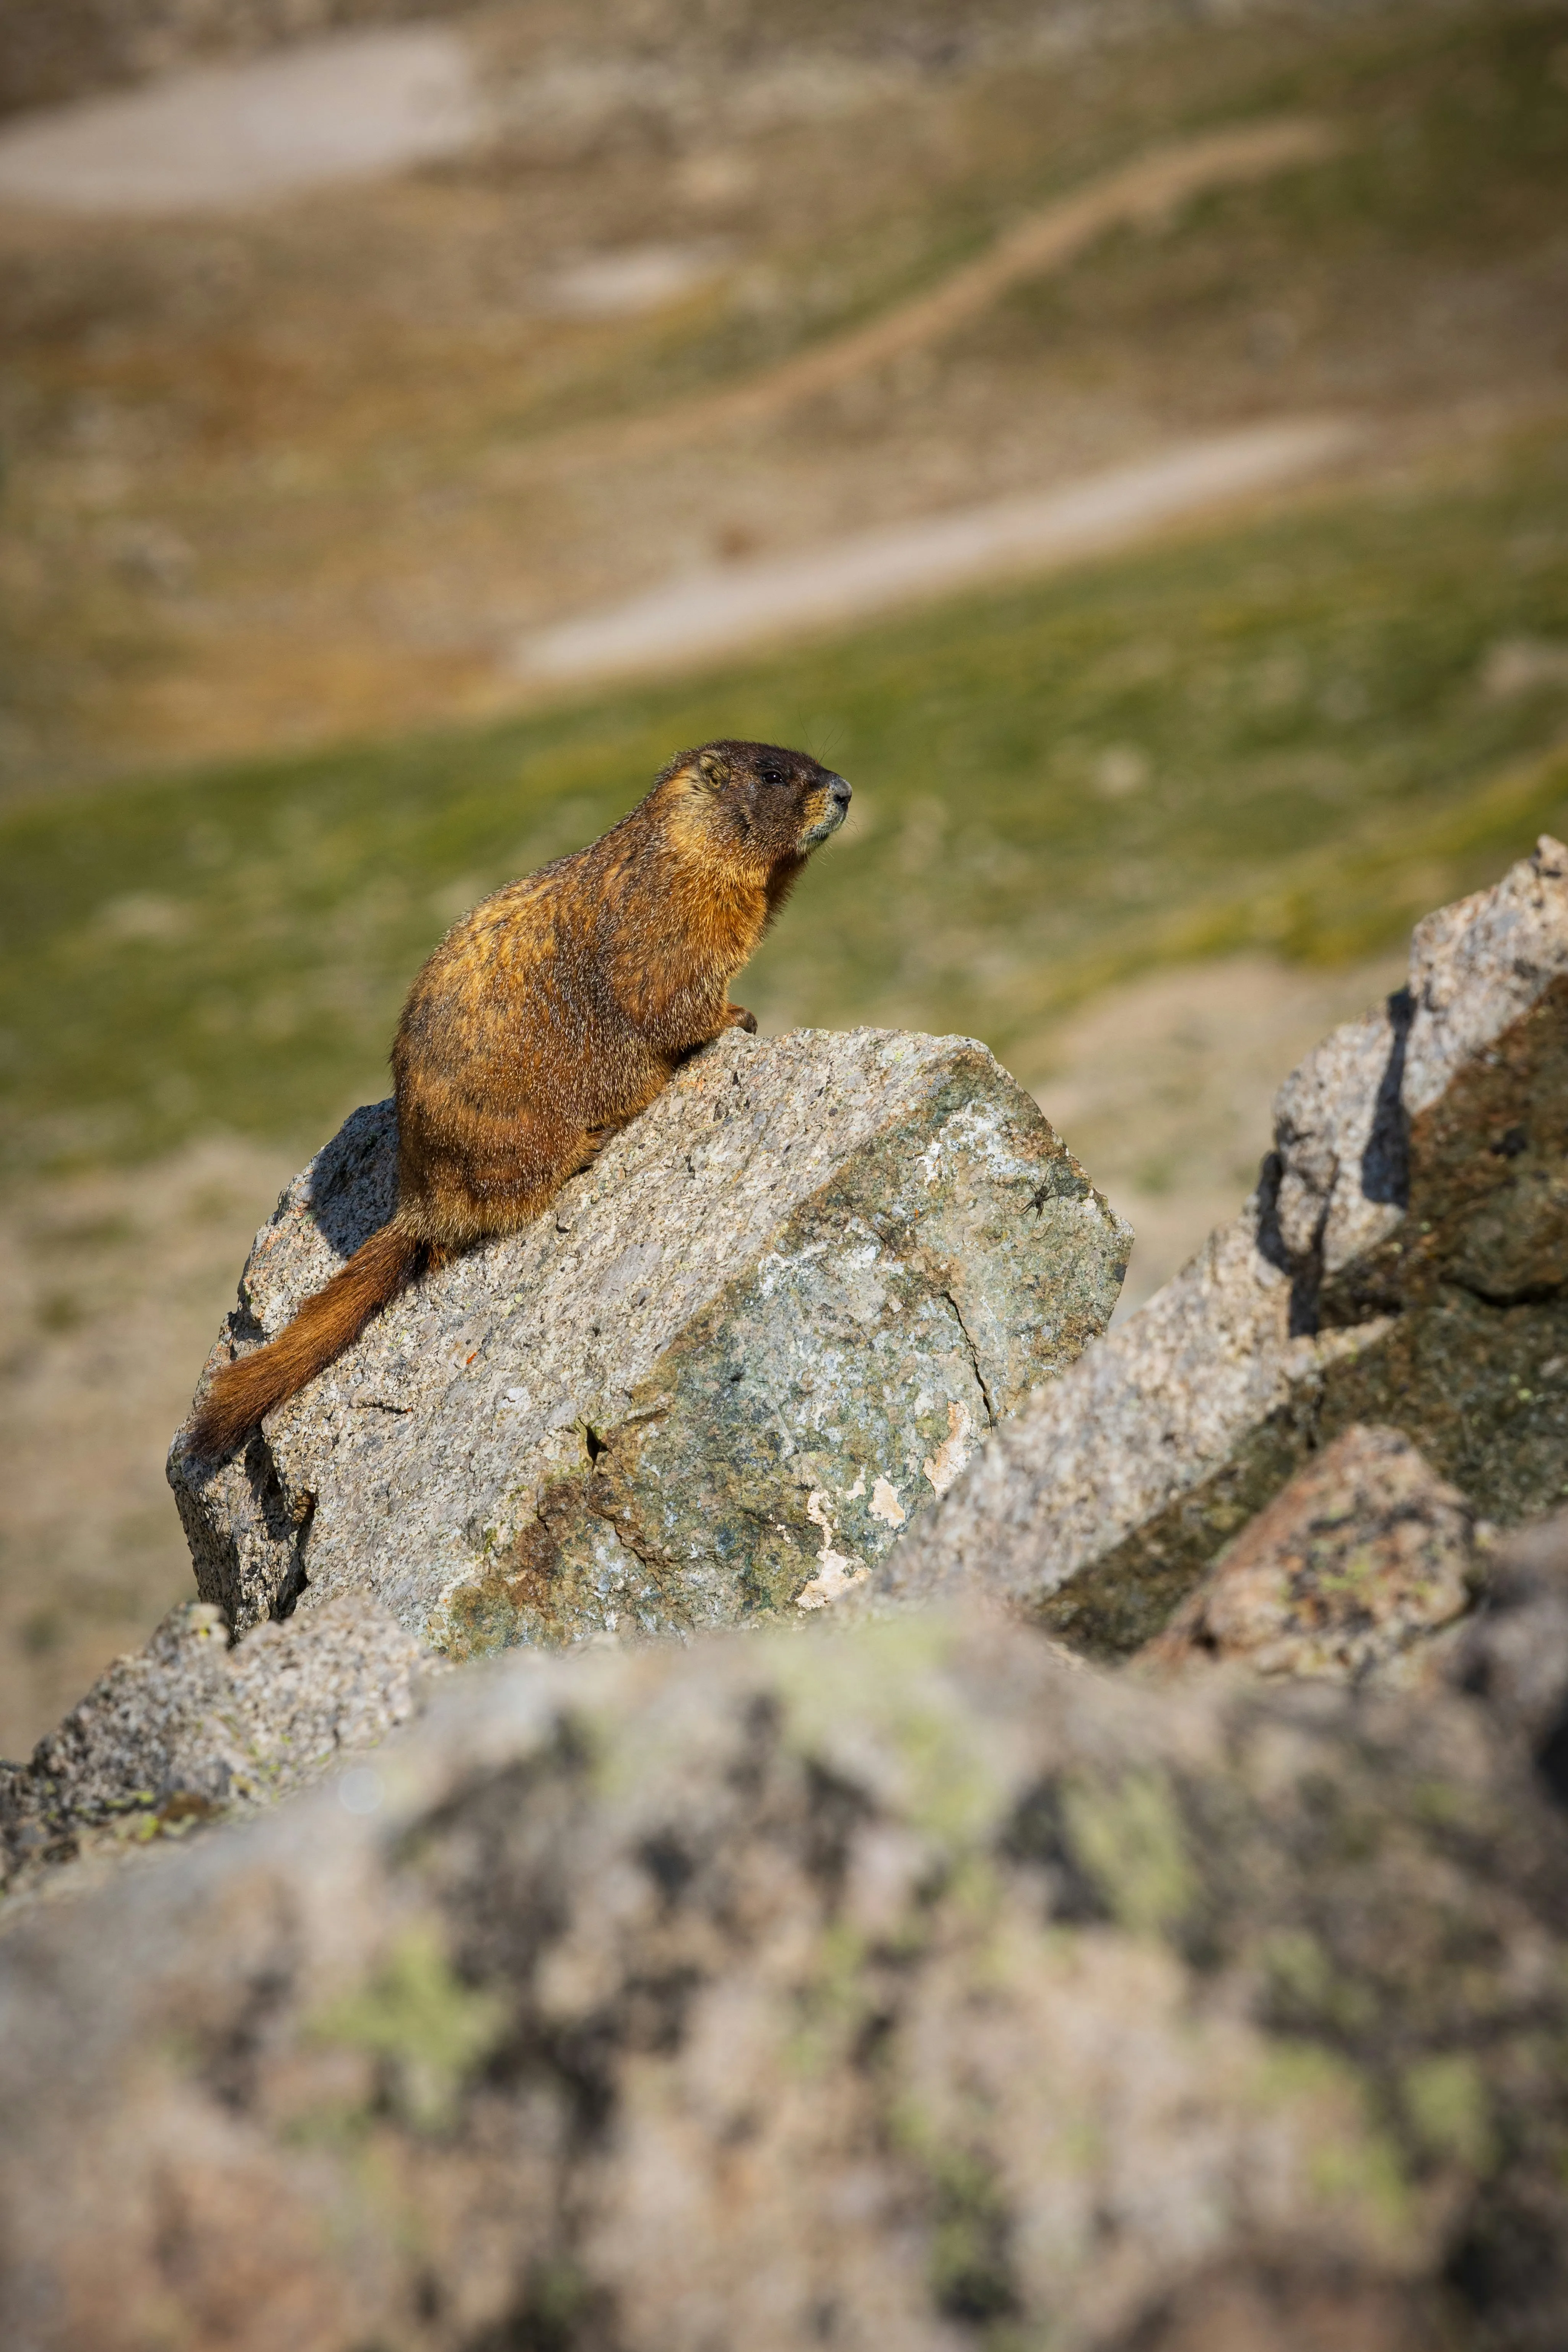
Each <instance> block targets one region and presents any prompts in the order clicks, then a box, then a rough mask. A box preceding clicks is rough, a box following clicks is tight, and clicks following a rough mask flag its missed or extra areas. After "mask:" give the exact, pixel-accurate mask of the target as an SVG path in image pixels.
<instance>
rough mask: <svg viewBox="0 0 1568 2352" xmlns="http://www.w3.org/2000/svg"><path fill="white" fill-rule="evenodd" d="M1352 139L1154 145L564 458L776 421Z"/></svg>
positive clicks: (566, 439)
mask: <svg viewBox="0 0 1568 2352" xmlns="http://www.w3.org/2000/svg"><path fill="white" fill-rule="evenodd" d="M1341 144H1342V133H1341V132H1340V131H1338V130H1337V129H1336V128H1335V126H1334V125H1333V124H1332V123H1331V122H1320V121H1314V120H1312V119H1310V118H1307V117H1295V116H1287V117H1284V118H1281V119H1279V120H1276V121H1270V122H1252V123H1247V124H1246V125H1244V126H1243V127H1242V128H1241V129H1239V130H1235V131H1213V132H1210V133H1209V134H1208V135H1207V136H1205V137H1203V138H1198V139H1186V140H1182V141H1179V142H1175V143H1173V145H1171V146H1168V147H1160V148H1156V149H1155V150H1154V152H1152V153H1151V154H1146V155H1141V156H1138V157H1136V158H1135V159H1134V161H1133V162H1131V163H1124V164H1122V165H1121V167H1120V168H1119V169H1118V170H1116V171H1114V172H1108V173H1104V174H1102V175H1101V176H1100V178H1098V179H1094V180H1090V181H1089V183H1088V184H1087V185H1086V186H1084V187H1081V188H1079V189H1078V190H1077V191H1076V192H1075V193H1074V194H1072V195H1070V196H1063V197H1061V198H1060V199H1058V202H1057V203H1056V204H1054V205H1047V206H1046V207H1045V209H1044V210H1043V211H1041V212H1037V213H1033V214H1031V215H1029V217H1028V218H1027V219H1026V220H1023V221H1020V222H1019V223H1018V224H1017V226H1016V227H1014V228H1011V229H1009V230H1007V231H1006V233H1005V235H1004V236H1001V237H999V238H998V239H997V241H996V243H995V244H994V246H993V247H991V249H990V251H989V252H988V253H983V254H980V255H979V256H977V257H976V258H975V259H974V260H973V261H970V262H966V263H965V264H964V265H963V268H960V269H957V270H955V271H954V272H953V274H952V277H951V278H947V279H945V280H944V282H943V283H942V285H940V286H937V287H934V288H932V289H931V292H930V293H927V294H920V295H916V296H915V297H914V299H912V300H910V301H908V302H903V303H900V304H899V305H898V306H897V308H895V309H893V310H886V311H884V312H883V313H882V315H881V316H880V317H879V318H876V319H872V320H868V323H867V324H866V325H865V326H863V327H853V328H850V329H849V330H848V331H847V333H844V334H841V335H836V336H834V337H833V338H832V340H831V341H827V342H824V343H817V344H814V345H813V347H812V348H811V349H810V350H809V351H805V352H798V353H797V354H796V355H795V358H793V359H789V360H784V361H783V362H780V364H779V365H778V366H776V367H773V368H770V369H768V370H767V372H766V373H764V374H762V375H757V376H753V377H752V378H751V379H750V380H749V381H748V382H747V383H740V384H734V385H731V386H727V387H725V388H724V389H723V390H721V391H719V392H715V393H710V394H704V395H703V396H702V397H701V398H700V399H697V400H690V401H687V402H684V403H683V404H681V405H680V406H679V407H677V408H669V409H665V410H662V411H660V412H658V413H656V414H655V415H651V416H640V417H637V418H636V419H635V420H633V421H632V422H631V423H629V424H621V425H611V426H600V427H594V426H587V427H584V428H583V429H582V430H580V431H574V432H573V433H571V434H569V435H561V436H552V439H551V443H550V447H551V450H552V454H553V455H554V456H556V457H578V456H581V457H590V456H591V457H595V458H599V457H647V456H653V455H657V454H658V452H660V451H662V450H666V449H671V448H675V447H678V446H680V445H681V444H682V443H685V442H688V441H691V440H696V439H699V438H700V437H701V436H702V435H704V434H707V433H713V432H722V431H724V430H726V429H727V428H728V427H731V426H733V425H763V424H768V423H771V422H772V421H773V419H774V418H775V417H778V416H781V415H784V413H785V412H786V411H787V410H788V409H790V408H793V407H794V406H795V404H796V403H797V402H800V401H803V400H809V399H813V398H815V397H816V396H817V395H818V394H822V393H825V392H833V391H837V388H838V387H839V386H840V385H841V384H845V383H851V382H853V381H854V379H855V378H856V377H858V376H861V375H865V374H867V373H869V372H870V371H871V370H872V369H874V368H879V367H885V366H887V365H888V363H889V362H890V361H892V360H897V359H901V358H903V357H904V355H905V354H906V353H907V352H916V351H922V350H926V349H929V348H930V346H931V345H932V344H934V343H940V342H942V341H945V340H946V339H947V338H948V337H949V336H951V335H952V334H954V333H956V331H958V329H959V328H960V327H963V326H966V325H967V324H968V323H969V321H970V320H972V319H977V318H980V317H982V316H983V315H984V312H985V311H986V310H989V309H990V308H991V306H992V304H993V303H994V302H996V301H998V300H1000V299H1001V297H1002V296H1003V295H1004V294H1005V293H1007V292H1008V291H1010V289H1012V288H1013V287H1015V286H1019V285H1022V284H1024V283H1025V282H1026V280H1027V279H1029V278H1039V277H1042V276H1043V275H1044V274H1045V273H1046V272H1047V270H1051V269H1059V268H1062V266H1063V265H1064V264H1065V263H1067V262H1068V261H1072V260H1074V259H1076V258H1077V257H1078V256H1079V254H1080V253H1082V252H1083V251H1084V249H1085V247H1088V246H1090V245H1092V244H1093V243H1094V242H1095V241H1096V240H1097V239H1098V238H1100V237H1101V236H1104V235H1105V234H1106V232H1107V230H1109V229H1113V228H1122V227H1128V226H1143V225H1147V224H1149V223H1151V222H1154V221H1158V220H1160V219H1162V218H1163V216H1164V215H1166V214H1167V213H1169V212H1170V211H1171V210H1172V209H1173V207H1174V206H1175V205H1180V204H1183V203H1184V202H1185V201H1186V199H1187V198H1188V197H1189V196H1194V195H1199V194H1205V192H1206V191H1208V190H1209V189H1211V188H1224V187H1236V186H1239V185H1242V184H1246V183H1247V181H1251V180H1260V179H1267V178H1268V177H1269V176H1270V175H1271V174H1272V173H1275V172H1282V171H1286V170H1288V169H1289V167H1290V166H1291V165H1292V164H1300V163H1318V162H1320V161H1321V160H1322V159H1323V158H1324V157H1325V156H1328V155H1331V154H1333V153H1334V152H1335V151H1336V150H1337V149H1338V148H1339V146H1340V145H1341Z"/></svg>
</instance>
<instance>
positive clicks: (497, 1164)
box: [191, 742, 849, 1454]
mask: <svg viewBox="0 0 1568 2352" xmlns="http://www.w3.org/2000/svg"><path fill="white" fill-rule="evenodd" d="M848 799H849V787H848V785H847V784H846V783H845V782H844V781H843V779H842V778H841V777H838V776H835V775H832V774H830V773H829V772H828V771H827V770H826V769H825V768H821V767H819V766H818V765H817V763H816V761H815V760H811V759H808V758H807V757H806V756H805V753H804V752H801V751H782V750H779V749H777V748H776V747H774V746H773V745H772V744H766V743H735V742H720V743H710V744H707V745H705V746H704V747H703V748H702V749H701V750H700V751H688V752H684V753H682V754H681V756H680V757H679V759H677V760H673V761H671V762H670V764H669V766H668V768H666V769H665V771H664V772H663V774H662V775H661V776H660V777H659V779H658V782H657V783H656V784H655V785H654V788H653V790H652V792H650V793H648V795H647V799H646V800H644V801H642V802H640V803H639V804H638V805H637V807H636V808H635V809H633V810H632V812H631V813H630V814H629V815H627V816H625V817H623V818H622V819H621V822H620V823H619V824H617V825H615V826H614V827H612V829H611V830H610V832H608V833H606V834H605V835H604V836H603V838H602V839H601V840H599V841H595V842H593V843H591V844H590V845H589V846H588V847H587V848H586V849H579V850H576V851H574V853H573V855H572V856H570V857H558V858H557V859H555V861H554V862H553V864H552V865H549V866H542V867H541V868H540V870H539V872H538V873H537V874H530V875H527V876H525V877H524V878H523V879H522V880H521V881H519V882H510V883H508V884H507V885H506V887H505V888H504V889H500V890H498V891H496V892H495V893H494V895H493V896H492V897H490V898H486V899H484V900H483V901H482V902H481V903H480V904H479V906H478V907H476V908H474V910H473V912H472V914H470V915H466V916H465V917H464V918H463V919H462V921H461V922H459V923H457V924H455V925H454V926H453V928H452V929H451V930H450V931H448V932H447V937H446V938H445V939H444V940H442V942H441V944H440V946H439V947H438V948H437V950H436V952H435V954H434V955H433V956H432V957H431V958H430V960H429V961H428V963H426V966H425V968H424V970H423V971H421V972H420V973H419V975H418V978H417V979H416V981H415V982H414V985H413V987H412V989H410V991H409V993H408V1002H407V1003H406V1004H405V1006H404V1009H403V1018H402V1020H401V1022H400V1023H399V1024H398V1029H397V1036H396V1039H395V1043H394V1045H393V1049H392V1068H393V1082H394V1087H395V1093H396V1097H397V1136H398V1156H397V1208H396V1211H395V1214H394V1216H393V1218H392V1221H391V1223H389V1224H386V1225H384V1226H383V1227H382V1229H381V1231H380V1232H379V1233H376V1234H372V1236H371V1238H370V1239H369V1241H367V1242H366V1243H365V1244H364V1245H363V1248H361V1249H360V1250H358V1251H356V1253H355V1254H354V1255H353V1257H352V1258H351V1259H350V1260H349V1262H348V1264H347V1265H345V1266H344V1267H343V1268H342V1272H341V1273H339V1274H337V1275H335V1276H333V1278H332V1280H331V1282H329V1283H328V1284H327V1286H326V1287H325V1288H324V1289H323V1290H320V1291H318V1292H317V1293H316V1294H315V1296H314V1297H311V1298H308V1299H307V1300H306V1301H305V1303H304V1305H303V1306H302V1307H300V1311H299V1313H298V1314H297V1315H296V1316H295V1318H294V1319H293V1321H292V1322H291V1323H290V1324H289V1326H288V1328H286V1329H285V1330H284V1331H282V1332H280V1333H279V1337H278V1338H277V1339H273V1340H270V1341H268V1344H267V1345H266V1346H265V1347H261V1348H257V1349H253V1350H252V1351H251V1352H250V1353H249V1354H248V1355H245V1356H241V1357H239V1358H237V1360H236V1361H234V1362H233V1363H231V1364H226V1365H225V1366H224V1367H223V1369H222V1370H220V1371H219V1372H218V1373H217V1374H216V1377H215V1378H214V1380H213V1382H212V1384H211V1386H210V1388H209V1389H208V1391H207V1393H206V1395H205V1397H204V1398H203V1399H202V1402H201V1404H200V1405H199V1407H198V1408H197V1411H196V1413H195V1419H194V1421H193V1423H192V1425H191V1444H192V1446H193V1447H194V1448H195V1450H196V1451H197V1452H199V1453H202V1454H228V1453H232V1451H233V1450H234V1448H235V1447H236V1446H237V1444H239V1443H240V1441H241V1439H242V1438H244V1437H245V1435H246V1434H247V1432H248V1431H250V1430H251V1429H253V1428H254V1427H255V1426H256V1424H257V1423H258V1422H259V1421H260V1419H261V1417H262V1415H263V1414H264V1413H267V1412H271V1410H272V1408H273V1407H274V1406H275V1405H277V1404H280V1403H281V1402H283V1401H284V1399H285V1398H287V1397H290V1396H293V1395H294V1394H295V1393H296V1392H297V1391H299V1390H300V1389H302V1388H303V1387H304V1386H305V1384H306V1382H307V1381H310V1380H313V1379H314V1378H315V1376H316V1374H317V1373H318V1372H320V1371H321V1370H324V1369H325V1368H326V1366H327V1365H328V1364H330V1363H331V1361H332V1360H333V1359H334V1358H335V1357H337V1356H339V1355H341V1354H342V1351H343V1349H345V1348H346V1347H348V1346H349V1345H350V1344H351V1343H352V1342H353V1340H354V1339H357V1338H358V1336H359V1334H360V1332H361V1331H363V1328H364V1327H365V1325H366V1324H367V1323H368V1322H369V1321H370V1319H371V1317H372V1316H373V1315H374V1314H375V1313H376V1311H377V1309H378V1308H379V1307H384V1305H385V1304H386V1302H387V1301H388V1300H389V1299H391V1298H393V1297H395V1296H396V1294H397V1293H398V1291H400V1290H401V1289H402V1288H403V1287H404V1286H405V1284H406V1283H407V1282H409V1281H411V1280H412V1279H414V1277H415V1276H416V1275H418V1274H419V1273H420V1272H422V1271H423V1270H424V1269H425V1268H426V1266H427V1265H430V1264H432V1263H434V1262H436V1261H437V1260H438V1259H439V1258H441V1257H445V1256H446V1255H447V1254H448V1253H449V1252H451V1251H453V1250H460V1249H465V1248H467V1247H468V1245H469V1244H472V1243H474V1242H478V1241H482V1240H484V1239H485V1238H487V1236H489V1235H493V1234H507V1233H512V1232H515V1231H516V1229H517V1228H518V1226H520V1225H523V1224H526V1223H528V1222H529V1220H530V1219H531V1218H532V1217H534V1216H537V1215H538V1213H539V1212H540V1211H541V1210H542V1208H543V1207H544V1206H545V1205H546V1203H547V1202H549V1201H550V1200H551V1199H552V1196H553V1195H554V1193H555V1192H557V1191H558V1190H559V1188H560V1186H561V1185H562V1184H563V1183H564V1181H565V1180H566V1179H567V1177H569V1176H571V1175H573V1174H574V1173H575V1172H576V1171H577V1170H578V1169H580V1168H584V1167H586V1165H587V1163H588V1162H589V1160H592V1159H593V1157H594V1154H595V1152H596V1151H597V1150H599V1148H600V1146H601V1145H602V1144H603V1143H604V1142H605V1139H606V1138H608V1137H609V1136H611V1135H613V1134H614V1133H615V1132H616V1129H618V1128H622V1127H624V1126H625V1125H626V1122H627V1120H628V1119H632V1118H636V1117H637V1113H638V1111H640V1110H643V1109H646V1108H647V1105H648V1104H649V1103H650V1102H651V1101H652V1100H653V1098H654V1097H655V1095H657V1094H658V1091H659V1089H660V1088H661V1087H663V1086H664V1085H665V1084H666V1082H667V1081H668V1078H669V1076H670V1074H671V1072H672V1071H673V1070H674V1069H675V1068H676V1067H677V1066H678V1064H679V1063H680V1062H681V1061H682V1060H683V1059H684V1058H685V1056H686V1055H688V1054H689V1053H691V1052H692V1051H693V1050H694V1048H695V1047H697V1046H699V1045H707V1044H708V1043H709V1041H710V1039H711V1038H714V1037H716V1036H718V1035H719V1034H720V1032H721V1030H724V1029H727V1028H734V1027H740V1028H745V1029H755V1027H756V1025H757V1024H756V1023H755V1022H754V1021H753V1020H752V1016H751V1014H750V1013H747V1012H745V1011H744V1010H743V1009H742V1007H741V1006H740V1005H737V1004H731V1003H730V997H729V984H730V982H731V979H732V978H733V976H734V974H735V973H736V972H738V971H740V970H741V967H742V965H743V964H744V963H745V962H746V961H748V959H749V958H750V956H751V955H752V951H753V950H754V949H755V948H756V946H757V943H758V941H759V940H761V938H762V936H763V931H764V930H765V929H767V926H768V924H769V923H770V922H771V921H772V919H773V916H774V915H775V914H776V913H777V911H778V909H779V908H780V907H781V906H782V905H783V903H784V899H785V898H787V896H788V894H789V891H790V889H791V887H793V885H794V883H795V878H796V877H797V876H798V875H799V874H800V872H801V869H802V868H803V866H805V861H806V859H807V857H808V856H810V854H811V852H812V850H813V849H814V848H816V846H817V845H818V844H819V843H820V842H822V841H825V840H826V838H827V835H829V834H830V833H832V832H834V831H835V830H836V829H837V826H838V825H839V824H841V823H842V821H843V816H844V811H845V809H846V807H847V804H848Z"/></svg>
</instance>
